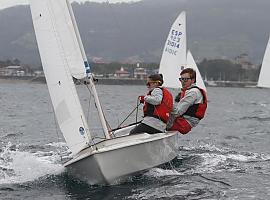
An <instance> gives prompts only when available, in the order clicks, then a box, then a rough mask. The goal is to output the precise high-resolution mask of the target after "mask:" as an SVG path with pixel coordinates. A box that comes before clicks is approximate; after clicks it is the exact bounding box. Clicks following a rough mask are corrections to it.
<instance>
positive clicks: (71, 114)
mask: <svg viewBox="0 0 270 200" xmlns="http://www.w3.org/2000/svg"><path fill="white" fill-rule="evenodd" d="M30 6H31V13H32V19H33V24H34V29H35V33H36V39H37V43H38V47H39V52H40V57H41V61H42V66H43V70H44V73H45V77H46V81H47V86H48V89H49V93H50V96H51V100H52V104H53V107H54V112H55V115H56V118H57V121H58V124H59V127H60V130H61V132H62V133H63V136H64V138H65V140H66V142H67V145H68V147H69V148H70V150H71V151H72V153H73V154H76V153H78V152H79V151H80V150H82V149H84V148H85V147H86V146H87V145H89V142H90V140H91V137H90V132H89V127H88V125H87V123H86V119H85V116H84V113H83V110H82V107H81V104H80V100H79V97H78V94H77V91H76V88H75V85H74V82H73V77H75V78H83V77H85V76H86V73H85V68H84V62H83V58H82V55H81V51H80V48H79V45H78V42H77V39H76V35H75V32H74V29H73V25H72V23H71V20H70V16H69V13H68V7H67V4H66V1H65V0H57V1H55V0H31V3H30Z"/></svg>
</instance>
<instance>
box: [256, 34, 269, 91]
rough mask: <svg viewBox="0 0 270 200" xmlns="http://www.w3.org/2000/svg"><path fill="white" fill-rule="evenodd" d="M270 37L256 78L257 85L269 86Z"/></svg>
mask: <svg viewBox="0 0 270 200" xmlns="http://www.w3.org/2000/svg"><path fill="white" fill-rule="evenodd" d="M269 75H270V37H269V40H268V44H267V46H266V50H265V54H264V57H263V62H262V67H261V71H260V75H259V80H258V84H257V86H258V87H265V88H270V79H269Z"/></svg>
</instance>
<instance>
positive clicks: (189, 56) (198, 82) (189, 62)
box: [187, 50, 206, 91]
mask: <svg viewBox="0 0 270 200" xmlns="http://www.w3.org/2000/svg"><path fill="white" fill-rule="evenodd" d="M187 66H188V67H191V68H192V69H194V70H196V85H197V86H198V87H200V88H202V89H204V90H205V91H206V87H205V84H204V81H203V79H202V75H201V73H200V71H199V69H198V67H197V64H196V62H195V60H194V58H193V56H192V54H191V52H190V51H189V50H188V53H187Z"/></svg>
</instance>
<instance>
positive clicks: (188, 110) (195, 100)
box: [167, 68, 207, 134]
mask: <svg viewBox="0 0 270 200" xmlns="http://www.w3.org/2000/svg"><path fill="white" fill-rule="evenodd" d="M180 76H181V77H180V78H179V81H181V83H182V89H181V92H180V93H179V94H178V95H177V96H176V98H175V104H174V107H173V111H172V112H171V114H170V119H169V121H168V123H167V130H173V131H175V130H176V131H179V132H180V133H182V134H186V133H188V132H189V131H190V130H191V129H192V128H193V127H195V126H197V125H198V123H199V122H200V120H201V119H202V118H203V117H204V115H205V112H206V108H207V96H206V92H205V91H204V90H203V89H201V88H199V87H197V86H196V84H195V83H196V71H195V70H193V69H192V68H186V69H184V70H183V71H182V72H181V73H180Z"/></svg>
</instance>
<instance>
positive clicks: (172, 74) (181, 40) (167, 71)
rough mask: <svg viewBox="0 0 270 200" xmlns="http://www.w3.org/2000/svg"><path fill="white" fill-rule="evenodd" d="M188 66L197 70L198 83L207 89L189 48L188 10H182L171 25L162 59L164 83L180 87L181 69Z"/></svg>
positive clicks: (160, 67)
mask: <svg viewBox="0 0 270 200" xmlns="http://www.w3.org/2000/svg"><path fill="white" fill-rule="evenodd" d="M187 67H190V68H193V69H194V70H196V75H197V77H196V78H197V79H196V84H197V86H198V87H200V88H202V89H205V90H206V87H205V84H204V81H203V79H202V76H201V74H200V71H199V69H198V67H197V65H196V63H195V61H194V58H193V56H192V54H191V52H190V51H189V50H187V31H186V12H181V13H180V14H179V16H178V17H177V18H176V20H175V21H174V23H173V24H172V26H171V29H170V32H169V34H168V37H167V40H166V42H165V45H164V49H163V53H162V57H161V60H160V65H159V73H161V74H163V78H164V84H163V85H164V86H165V87H168V88H179V87H180V86H181V85H180V82H179V80H178V78H179V76H180V73H181V71H182V70H183V69H185V68H187Z"/></svg>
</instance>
